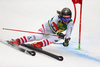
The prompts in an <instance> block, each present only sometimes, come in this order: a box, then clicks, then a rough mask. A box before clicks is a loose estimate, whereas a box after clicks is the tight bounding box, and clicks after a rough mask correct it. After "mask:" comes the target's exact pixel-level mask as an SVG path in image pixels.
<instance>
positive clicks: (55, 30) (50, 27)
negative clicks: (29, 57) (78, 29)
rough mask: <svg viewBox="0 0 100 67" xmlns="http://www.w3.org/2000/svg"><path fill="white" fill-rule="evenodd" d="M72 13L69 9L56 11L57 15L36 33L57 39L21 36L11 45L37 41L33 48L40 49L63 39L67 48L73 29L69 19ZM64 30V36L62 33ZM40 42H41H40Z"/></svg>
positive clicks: (41, 36)
mask: <svg viewBox="0 0 100 67" xmlns="http://www.w3.org/2000/svg"><path fill="white" fill-rule="evenodd" d="M71 17H72V12H71V10H70V9H69V8H63V9H62V10H61V11H57V15H55V16H54V17H52V18H51V20H48V22H46V23H44V24H42V27H41V28H39V30H38V32H41V33H46V34H57V35H58V37H55V36H48V35H43V34H35V35H31V36H23V37H21V38H18V39H16V40H13V41H12V40H11V41H10V42H11V43H12V44H16V45H18V46H19V45H20V44H22V43H26V42H31V41H39V42H37V43H32V44H31V45H32V46H34V47H38V48H41V49H42V47H44V46H47V45H49V44H53V43H55V42H57V41H59V40H61V39H64V42H63V45H64V46H68V45H69V40H70V35H71V32H72V29H73V21H72V19H71ZM65 30H66V35H64V34H63V33H62V32H63V31H65ZM40 40H41V41H40Z"/></svg>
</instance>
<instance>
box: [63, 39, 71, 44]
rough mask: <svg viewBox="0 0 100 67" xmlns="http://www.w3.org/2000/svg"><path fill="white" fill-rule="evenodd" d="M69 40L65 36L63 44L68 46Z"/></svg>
mask: <svg viewBox="0 0 100 67" xmlns="http://www.w3.org/2000/svg"><path fill="white" fill-rule="evenodd" d="M69 40H70V38H67V39H66V38H65V41H64V42H63V46H68V45H69Z"/></svg>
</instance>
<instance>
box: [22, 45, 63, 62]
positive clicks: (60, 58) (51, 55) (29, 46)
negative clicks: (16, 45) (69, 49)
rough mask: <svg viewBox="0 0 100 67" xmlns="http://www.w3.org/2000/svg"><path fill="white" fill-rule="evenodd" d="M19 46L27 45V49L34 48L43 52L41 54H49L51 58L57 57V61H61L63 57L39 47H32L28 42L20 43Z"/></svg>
mask: <svg viewBox="0 0 100 67" xmlns="http://www.w3.org/2000/svg"><path fill="white" fill-rule="evenodd" d="M21 46H24V47H27V48H29V49H32V50H35V51H37V52H40V53H43V54H45V55H48V56H50V57H52V58H55V59H57V60H59V61H62V60H63V57H62V56H58V55H55V54H52V53H50V52H47V51H44V50H41V49H39V48H37V47H33V46H32V45H30V44H21Z"/></svg>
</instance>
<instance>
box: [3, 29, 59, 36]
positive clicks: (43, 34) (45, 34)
mask: <svg viewBox="0 0 100 67" xmlns="http://www.w3.org/2000/svg"><path fill="white" fill-rule="evenodd" d="M2 29H3V30H10V31H17V32H26V33H34V34H43V35H49V36H56V37H58V35H53V34H46V33H39V32H31V31H24V30H16V29H8V28H2Z"/></svg>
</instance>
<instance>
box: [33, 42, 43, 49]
mask: <svg viewBox="0 0 100 67" xmlns="http://www.w3.org/2000/svg"><path fill="white" fill-rule="evenodd" d="M31 45H32V46H33V47H37V48H40V49H41V50H42V46H43V43H42V42H37V43H32V44H31Z"/></svg>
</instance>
